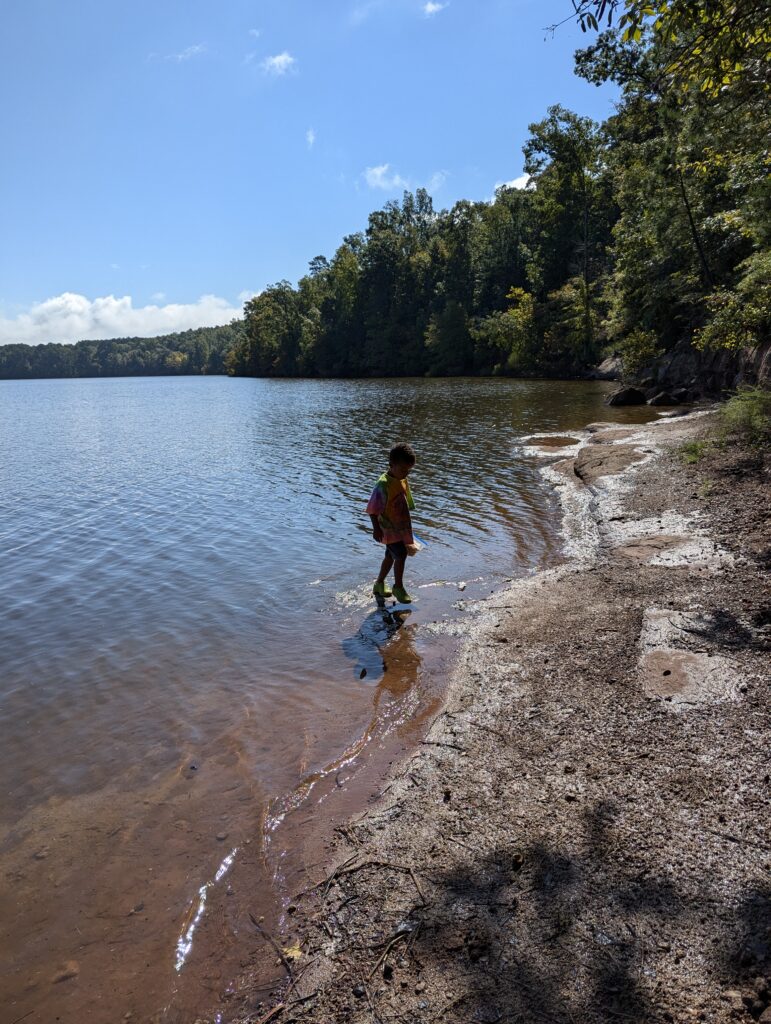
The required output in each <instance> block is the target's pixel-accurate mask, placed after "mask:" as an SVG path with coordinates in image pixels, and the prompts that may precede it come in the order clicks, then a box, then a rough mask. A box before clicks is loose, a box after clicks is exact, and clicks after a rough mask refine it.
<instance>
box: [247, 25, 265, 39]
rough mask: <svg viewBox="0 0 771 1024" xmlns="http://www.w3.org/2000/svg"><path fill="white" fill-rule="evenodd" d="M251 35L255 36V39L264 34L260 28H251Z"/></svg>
mask: <svg viewBox="0 0 771 1024" xmlns="http://www.w3.org/2000/svg"><path fill="white" fill-rule="evenodd" d="M249 35H250V36H254V38H255V39H259V38H260V36H261V35H262V31H261V30H260V29H258V28H250V29H249Z"/></svg>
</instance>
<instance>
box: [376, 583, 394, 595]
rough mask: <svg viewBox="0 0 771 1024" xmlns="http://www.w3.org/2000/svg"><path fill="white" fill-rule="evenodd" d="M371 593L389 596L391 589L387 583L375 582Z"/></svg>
mask: <svg viewBox="0 0 771 1024" xmlns="http://www.w3.org/2000/svg"><path fill="white" fill-rule="evenodd" d="M372 593H373V594H374V595H375V597H390V596H391V590H390V588H389V586H388V584H387V583H376V584H375V586H374V587H373V588H372Z"/></svg>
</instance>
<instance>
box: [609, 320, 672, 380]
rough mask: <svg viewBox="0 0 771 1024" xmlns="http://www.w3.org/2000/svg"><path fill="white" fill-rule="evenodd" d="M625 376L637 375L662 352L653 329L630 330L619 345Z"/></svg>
mask: <svg viewBox="0 0 771 1024" xmlns="http://www.w3.org/2000/svg"><path fill="white" fill-rule="evenodd" d="M619 351H620V352H621V360H622V364H623V367H624V376H625V377H637V376H638V375H639V374H640V372H641V371H642V370H644V369H645V368H646V367H647V366H650V365H651V364H652V363H653V362H654V360H655V359H657V358H658V356H660V355H661V354H662V352H663V349H662V348H661V346H660V345H659V343H658V341H657V339H656V335H655V334H654V333H653V331H643V330H640V329H639V328H638V329H637V330H636V331H630V332H629V334H627V335H626V337H625V338H624V339H623V341H622V342H621V344H620V346H619Z"/></svg>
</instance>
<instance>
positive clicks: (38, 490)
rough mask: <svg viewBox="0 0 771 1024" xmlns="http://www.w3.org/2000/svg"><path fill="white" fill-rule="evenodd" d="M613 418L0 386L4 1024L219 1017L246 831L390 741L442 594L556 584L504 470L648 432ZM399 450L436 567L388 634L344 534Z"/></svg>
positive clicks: (405, 730) (489, 403) (336, 385)
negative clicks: (607, 423) (527, 446)
mask: <svg viewBox="0 0 771 1024" xmlns="http://www.w3.org/2000/svg"><path fill="white" fill-rule="evenodd" d="M606 391H607V385H604V384H600V383H583V382H582V383H559V382H544V381H532V382H524V381H502V380H451V381H429V380H401V381H353V382H351V381H347V382H337V381H265V380H230V379H227V378H222V377H214V378H144V379H136V378H132V379H111V380H76V381H13V382H0V558H1V559H2V573H0V613H1V614H0V651H1V652H2V655H1V656H2V662H1V663H0V714H1V715H2V720H1V721H2V726H1V727H2V743H0V775H1V776H2V782H3V788H2V792H3V800H2V805H1V806H0V861H1V862H2V868H3V875H4V878H5V881H6V885H4V887H3V895H2V896H0V956H1V957H2V960H3V962H4V963H5V964H6V966H7V967H8V966H10V969H9V970H6V972H5V973H4V976H3V980H2V981H0V1003H2V1004H3V1005H5V1007H6V1012H7V1011H8V1008H9V1007H10V1015H9V1018H8V1019H9V1020H14V1019H15V1018H16V1017H19V1016H21V1015H22V1014H26V1013H27V1012H28V1011H31V1013H30V1016H29V1018H27V1019H28V1020H30V1021H38V1020H39V1021H52V1020H54V1019H56V1020H60V1021H61V1022H62V1024H66V1022H75V1021H78V1022H81V1021H83V1020H88V1021H102V1020H104V1021H105V1022H108V1021H110V1022H112V1021H115V1020H118V1019H121V1018H122V1017H123V1015H124V1014H125V1013H128V1012H133V1013H134V1015H135V1019H136V1020H145V1019H149V1018H150V1016H151V1014H152V1013H154V1012H156V1011H161V1015H160V1016H159V1018H158V1019H159V1020H186V1019H189V1017H188V1014H190V1013H192V1012H193V1011H194V1010H195V1008H197V1007H198V1008H200V1007H204V1006H205V1005H209V1004H210V1003H211V1002H212V1001H213V1000H215V999H216V998H217V997H218V996H219V995H220V993H221V992H222V990H223V989H224V988H226V986H227V984H228V981H229V976H230V974H232V973H233V971H234V969H235V967H236V966H237V964H238V959H239V958H241V959H243V958H244V957H245V956H248V955H249V954H250V953H251V952H253V951H254V950H255V949H256V948H257V945H256V943H255V941H254V938H253V936H251V937H248V938H247V932H246V931H245V929H244V919H245V917H246V910H247V909H250V908H252V909H253V908H254V907H255V906H260V905H261V903H264V902H265V901H266V900H267V899H268V898H269V893H268V892H267V890H268V889H269V887H270V876H271V872H273V873H274V871H273V869H270V870H268V868H267V867H266V858H265V849H264V843H263V842H262V840H261V836H262V835H263V833H264V832H265V831H266V823H267V826H272V825H273V824H275V822H276V821H277V820H279V819H280V817H281V814H282V813H283V811H284V810H286V809H287V808H289V807H291V806H293V804H294V803H297V802H299V797H298V794H299V796H300V797H301V796H303V795H305V794H306V792H307V788H308V784H307V780H308V778H309V777H310V778H311V779H312V778H313V777H314V776H313V775H312V774H311V775H310V776H309V773H313V772H315V771H318V770H319V769H321V768H323V766H324V765H327V764H329V763H330V762H332V761H333V760H334V758H335V757H336V755H339V754H340V752H341V751H342V750H343V749H344V748H346V746H347V745H348V744H350V743H352V742H354V741H355V740H356V739H357V737H358V738H360V737H361V736H362V735H363V734H365V733H366V732H367V730H368V729H371V728H372V723H373V722H380V723H381V726H380V727H381V729H382V722H389V723H390V728H392V729H393V730H396V731H397V732H399V731H400V730H401V732H400V735H402V736H405V737H406V736H409V725H410V722H411V721H414V720H415V719H416V717H419V715H420V710H421V708H425V707H426V706H427V700H428V696H427V695H428V694H429V691H430V685H429V684H428V683H427V682H426V681H425V680H423V677H422V675H421V670H422V668H423V667H424V666H425V664H427V663H428V662H429V661H430V655H431V650H432V644H436V642H437V635H439V636H441V633H442V630H441V628H438V627H437V625H436V624H437V623H440V624H441V623H443V622H445V621H446V620H448V619H450V618H452V617H453V616H455V617H457V614H458V610H457V609H454V608H453V603H457V601H458V598H459V597H460V596H461V595H460V594H459V592H458V589H457V583H458V582H459V581H463V582H465V583H466V584H467V587H466V590H465V592H464V594H463V597H464V598H467V597H469V596H471V597H475V596H479V595H481V594H484V593H487V592H489V591H490V590H491V589H493V588H494V587H496V586H497V585H499V584H500V582H501V581H502V580H503V579H505V578H509V577H512V576H519V575H522V574H523V573H526V572H528V571H530V570H531V569H532V568H533V567H536V566H538V565H542V564H544V563H548V562H550V561H554V560H555V559H556V558H557V557H558V553H559V542H558V538H557V532H556V531H557V528H558V518H557V509H556V508H555V506H554V504H553V502H552V501H551V498H550V495H549V492H548V489H547V488H546V487H545V485H544V483H543V481H542V479H541V477H540V476H539V473H538V470H537V466H535V465H534V464H533V462H532V461H531V460H528V459H525V458H523V457H522V456H521V455H520V454H518V444H519V443H520V441H521V438H522V437H523V436H525V435H527V434H530V433H534V432H541V431H559V432H565V431H570V430H571V429H577V428H579V427H581V426H583V425H585V424H586V423H587V422H589V421H591V420H593V419H595V420H596V419H607V418H608V417H609V416H612V417H613V418H614V419H624V418H629V417H630V416H631V417H632V418H634V417H640V416H643V417H647V416H649V412H648V411H647V410H645V411H644V412H642V413H640V412H637V411H632V412H628V411H625V410H623V409H608V408H606V407H604V406H603V405H602V397H603V395H604V393H605V392H606ZM396 439H408V440H410V441H411V442H412V443H413V445H414V447H415V448H416V450H417V452H418V465H417V467H416V469H415V471H414V473H413V475H412V477H411V481H412V483H413V490H414V494H415V498H416V503H417V513H416V516H415V524H416V528H417V530H418V532H419V533H420V534H421V536H422V537H423V538H424V539H425V540H427V541H428V544H429V546H428V548H427V549H426V550H425V551H423V552H422V553H421V554H420V555H419V556H418V557H417V558H414V559H411V560H410V561H409V562H408V582H409V585H410V589H411V590H412V591H413V593H414V594H415V595H417V597H418V600H417V603H416V607H415V609H414V611H413V613H412V615H411V616H410V618H409V620H408V625H407V626H406V627H405V628H404V629H402V630H400V631H399V632H398V633H394V629H393V628H391V627H392V625H393V624H392V623H389V621H388V620H387V619H384V618H383V616H382V615H381V614H379V613H377V612H375V611H374V605H373V604H372V601H371V598H370V593H369V592H370V588H371V583H372V579H373V577H374V573H375V570H376V568H377V565H378V563H379V558H380V550H381V549H380V548H379V547H378V546H377V545H375V544H374V542H373V541H372V539H371V537H370V535H369V532H368V520H367V517H366V516H365V515H364V514H363V512H364V505H365V503H366V500H367V497H368V495H369V491H370V489H371V487H372V485H373V484H374V481H375V480H376V478H377V476H378V475H379V473H380V472H381V471H382V470H383V468H385V458H384V453H385V452H386V451H387V449H388V447H389V445H390V443H391V442H392V441H393V440H396ZM434 686H435V684H434ZM434 693H435V690H434ZM350 767H351V766H350V765H347V766H346V770H348V769H350ZM304 779H305V780H306V785H305V787H303V786H302V782H303V780H304ZM298 785H300V789H299V790H298V789H297V788H296V787H298ZM287 794H288V795H289V796H286V795H287ZM239 872H240V874H239ZM218 876H219V877H218ZM262 890H265V891H262ZM229 896H230V897H231V898H230V899H228V897H229ZM207 936H208V938H207ZM207 942H208V945H207ZM220 953H221V955H220Z"/></svg>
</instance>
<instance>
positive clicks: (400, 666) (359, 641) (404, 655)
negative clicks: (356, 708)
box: [342, 604, 420, 704]
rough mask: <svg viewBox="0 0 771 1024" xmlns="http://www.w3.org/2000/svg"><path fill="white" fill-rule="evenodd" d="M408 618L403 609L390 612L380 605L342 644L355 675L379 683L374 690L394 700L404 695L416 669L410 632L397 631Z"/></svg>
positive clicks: (415, 658) (414, 676)
mask: <svg viewBox="0 0 771 1024" xmlns="http://www.w3.org/2000/svg"><path fill="white" fill-rule="evenodd" d="M409 616H410V612H409V610H407V609H400V610H399V611H391V609H389V608H387V607H386V606H385V605H384V604H381V605H380V606H379V607H378V608H376V609H375V610H374V611H373V612H370V614H369V615H367V617H366V618H365V619H364V621H363V622H362V624H361V625H360V626H359V630H358V632H357V633H356V635H355V636H351V637H347V638H346V639H345V640H343V642H342V648H343V651H344V653H345V655H346V657H348V658H350V659H351V661H353V662H354V673H355V675H356V676H357V677H358V678H359V679H362V680H364V679H366V680H367V681H368V682H371V683H378V684H380V685H379V687H378V689H380V687H382V688H384V689H385V690H387V691H388V692H389V693H391V694H392V695H393V696H395V697H399V696H402V695H403V694H405V693H407V691H408V690H409V689H410V687H411V686H412V684H413V682H414V681H415V678H416V675H417V670H418V668H419V667H420V655H419V654H418V652H417V651H416V650H415V645H414V642H413V638H412V631H411V630H409V629H405V630H403V631H402V632H400V630H401V629H402V626H404V625H405V624H406V623H407V620H408V619H409ZM397 634H399V635H398V636H397ZM386 648H387V650H386ZM375 703H376V704H377V698H376V701H375Z"/></svg>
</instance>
